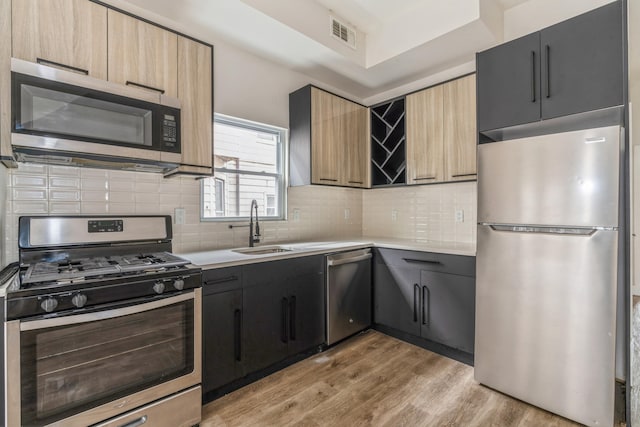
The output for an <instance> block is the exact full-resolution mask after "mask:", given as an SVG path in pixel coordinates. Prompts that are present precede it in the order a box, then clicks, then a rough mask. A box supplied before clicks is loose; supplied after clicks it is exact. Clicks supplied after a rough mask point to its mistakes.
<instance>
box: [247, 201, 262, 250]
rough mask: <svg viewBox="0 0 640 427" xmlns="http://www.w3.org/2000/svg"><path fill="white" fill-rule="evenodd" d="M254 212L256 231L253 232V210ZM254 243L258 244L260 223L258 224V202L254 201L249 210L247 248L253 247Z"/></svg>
mask: <svg viewBox="0 0 640 427" xmlns="http://www.w3.org/2000/svg"><path fill="white" fill-rule="evenodd" d="M254 209H255V211H256V229H255V233H254V232H253V210H254ZM254 243H260V223H259V222H258V202H256V199H253V200H252V201H251V207H250V208H249V246H250V247H253V244H254Z"/></svg>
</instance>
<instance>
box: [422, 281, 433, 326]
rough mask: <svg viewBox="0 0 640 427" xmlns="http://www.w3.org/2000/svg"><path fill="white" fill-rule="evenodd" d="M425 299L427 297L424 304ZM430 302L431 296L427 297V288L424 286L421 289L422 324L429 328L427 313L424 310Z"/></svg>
mask: <svg viewBox="0 0 640 427" xmlns="http://www.w3.org/2000/svg"><path fill="white" fill-rule="evenodd" d="M425 297H427V302H426V303H425V301H424V300H425ZM430 301H431V296H430V295H429V288H427V287H426V286H423V287H422V324H423V325H426V326H429V313H428V312H427V311H426V309H425V308H428V307H429V302H430Z"/></svg>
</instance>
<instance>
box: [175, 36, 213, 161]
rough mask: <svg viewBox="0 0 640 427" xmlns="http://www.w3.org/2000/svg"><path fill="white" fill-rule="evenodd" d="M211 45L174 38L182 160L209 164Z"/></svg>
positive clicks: (210, 136)
mask: <svg viewBox="0 0 640 427" xmlns="http://www.w3.org/2000/svg"><path fill="white" fill-rule="evenodd" d="M211 73H212V71H211V47H209V46H206V45H203V44H202V43H198V42H195V41H193V40H190V39H188V38H186V37H182V36H179V37H178V98H179V99H180V101H181V104H182V106H181V110H180V120H181V122H182V135H181V137H182V163H183V164H187V165H195V166H204V167H209V168H210V167H211V165H212V151H213V139H212V132H213V114H212V112H211V99H212V96H213V94H212V87H211Z"/></svg>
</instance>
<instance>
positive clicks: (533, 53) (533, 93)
mask: <svg viewBox="0 0 640 427" xmlns="http://www.w3.org/2000/svg"><path fill="white" fill-rule="evenodd" d="M531 102H536V51H535V50H532V51H531Z"/></svg>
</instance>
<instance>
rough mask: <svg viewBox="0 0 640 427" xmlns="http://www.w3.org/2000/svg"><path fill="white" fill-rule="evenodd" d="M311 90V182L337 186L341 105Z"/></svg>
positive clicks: (340, 152)
mask: <svg viewBox="0 0 640 427" xmlns="http://www.w3.org/2000/svg"><path fill="white" fill-rule="evenodd" d="M341 101H343V100H341V99H340V98H338V97H336V96H334V95H331V94H330V93H327V92H324V91H321V90H318V89H316V88H311V182H312V183H313V184H329V185H340V184H341V176H340V175H341V169H342V162H343V157H342V145H341V144H340V143H339V141H340V140H341V139H342V133H343V126H342V123H343V120H342V115H343V114H344V111H343V109H344V102H341Z"/></svg>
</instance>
